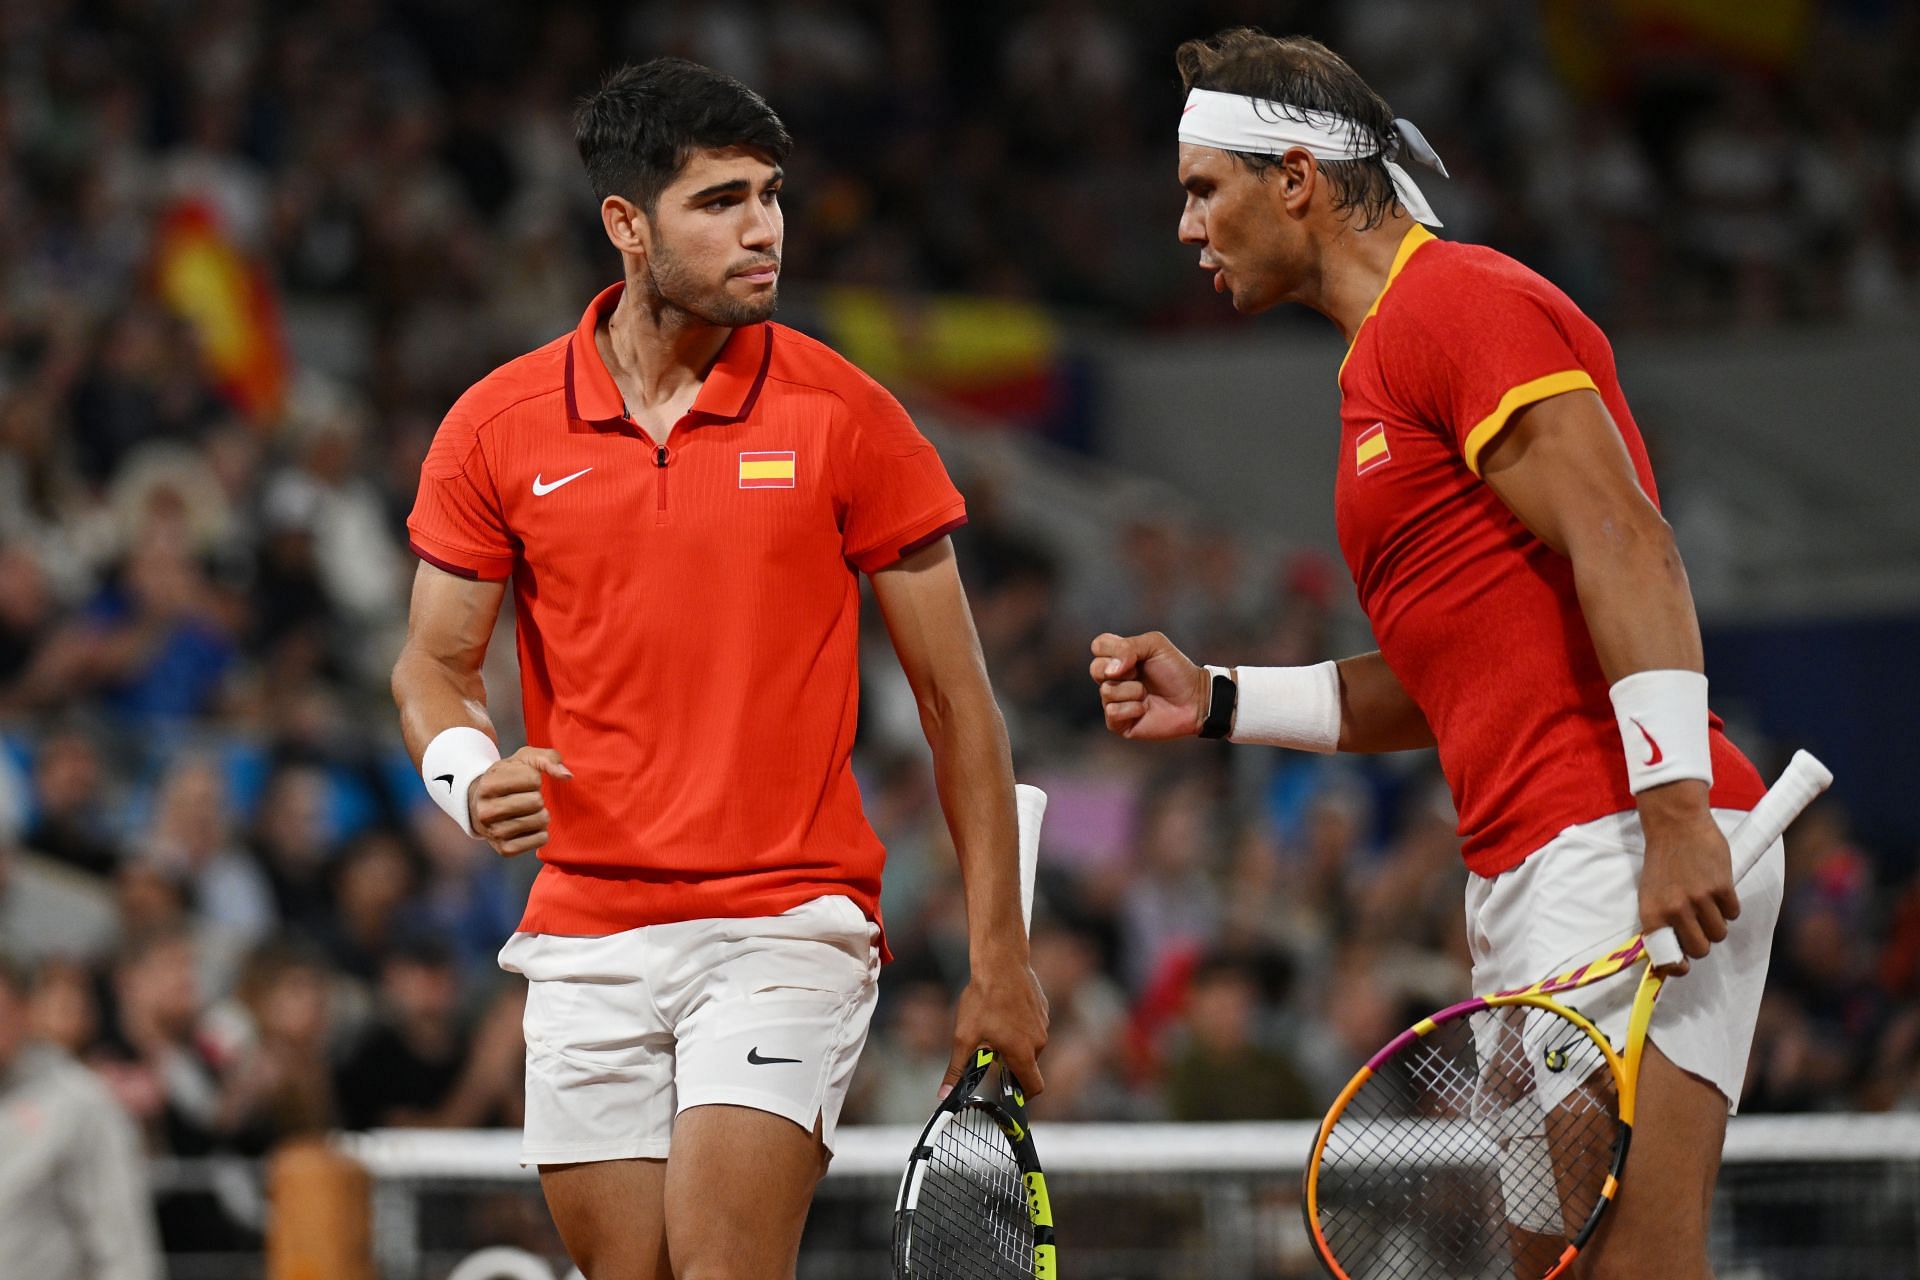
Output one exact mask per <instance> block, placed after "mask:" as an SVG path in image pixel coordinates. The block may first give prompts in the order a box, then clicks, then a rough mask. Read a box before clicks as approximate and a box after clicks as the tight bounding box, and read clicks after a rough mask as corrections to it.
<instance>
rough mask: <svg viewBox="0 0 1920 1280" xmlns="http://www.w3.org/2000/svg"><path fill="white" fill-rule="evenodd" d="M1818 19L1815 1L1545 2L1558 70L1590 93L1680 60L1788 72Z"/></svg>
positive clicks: (1548, 34)
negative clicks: (1643, 69) (1643, 70)
mask: <svg viewBox="0 0 1920 1280" xmlns="http://www.w3.org/2000/svg"><path fill="white" fill-rule="evenodd" d="M1814 16H1815V5H1814V0H1741V2H1740V3H1738V4H1729V3H1728V2H1727V0H1541V19H1542V21H1541V27H1542V30H1543V32H1544V35H1545V40H1546V45H1547V49H1548V51H1549V53H1550V54H1551V56H1552V58H1553V61H1554V63H1555V65H1556V67H1557V68H1558V69H1559V71H1560V74H1561V75H1562V76H1563V77H1564V78H1565V79H1566V80H1568V81H1569V82H1570V83H1572V84H1573V85H1575V86H1577V87H1579V88H1580V89H1582V90H1584V91H1586V92H1589V93H1604V92H1608V91H1611V90H1614V89H1618V88H1620V87H1621V86H1622V85H1624V84H1627V83H1630V82H1631V81H1632V79H1633V76H1634V72H1635V70H1636V68H1638V67H1640V66H1641V65H1643V64H1650V65H1659V64H1660V63H1661V62H1663V61H1668V60H1672V59H1674V58H1682V59H1691V60H1695V61H1703V62H1707V63H1714V64H1720V65H1725V66H1730V67H1735V68H1739V69H1741V70H1747V71H1759V72H1779V71H1783V70H1785V69H1787V68H1789V67H1791V66H1793V65H1794V64H1795V63H1796V62H1797V61H1798V60H1799V58H1800V57H1801V56H1802V54H1803V53H1804V52H1805V51H1806V47H1807V42H1808V39H1809V37H1810V35H1811V33H1812V30H1813V26H1814Z"/></svg>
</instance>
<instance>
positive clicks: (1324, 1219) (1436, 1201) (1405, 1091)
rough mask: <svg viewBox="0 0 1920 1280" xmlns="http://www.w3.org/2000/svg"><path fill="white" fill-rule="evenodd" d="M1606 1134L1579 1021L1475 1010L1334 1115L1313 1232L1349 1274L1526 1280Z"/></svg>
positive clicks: (1607, 1121) (1600, 1159)
mask: <svg viewBox="0 0 1920 1280" xmlns="http://www.w3.org/2000/svg"><path fill="white" fill-rule="evenodd" d="M1618 1132H1619V1121H1618V1109H1617V1099H1616V1097H1615V1094H1614V1081H1613V1074H1612V1072H1611V1070H1610V1069H1609V1068H1608V1065H1607V1061H1606V1056H1605V1054H1603V1053H1602V1052H1601V1050H1600V1048H1599V1046H1597V1045H1596V1044H1594V1042H1593V1041H1592V1040H1591V1039H1589V1038H1588V1036H1587V1035H1586V1033H1585V1032H1584V1031H1583V1030H1582V1029H1581V1028H1580V1027H1578V1026H1577V1025H1576V1024H1574V1023H1573V1022H1571V1021H1569V1020H1568V1019H1566V1018H1563V1017H1561V1016H1560V1015H1558V1014H1555V1013H1553V1012H1551V1011H1548V1010H1544V1009H1538V1008H1534V1007H1530V1006H1513V1007H1507V1008H1500V1009H1484V1010H1480V1011H1477V1012H1475V1013H1473V1014H1470V1015H1468V1016H1467V1017H1466V1018H1464V1019H1458V1020H1455V1021H1453V1022H1449V1023H1443V1024H1442V1025H1440V1026H1439V1027H1437V1028H1435V1029H1434V1030H1433V1031H1432V1032H1430V1033H1429V1034H1428V1035H1426V1036H1423V1037H1418V1038H1416V1039H1414V1040H1413V1041H1411V1042H1410V1043H1409V1044H1408V1045H1407V1046H1406V1047H1405V1048H1403V1049H1402V1050H1401V1051H1400V1052H1399V1053H1397V1054H1396V1055H1394V1057H1393V1058H1391V1059H1389V1060H1387V1061H1386V1062H1383V1063H1381V1064H1380V1066H1379V1067H1378V1069H1377V1070H1376V1071H1375V1073H1374V1074H1373V1076H1372V1077H1371V1078H1370V1079H1369V1080H1368V1081H1367V1082H1366V1083H1365V1084H1363V1085H1362V1086H1361V1087H1360V1089H1359V1090H1358V1092H1356V1093H1355V1094H1354V1096H1353V1097H1352V1098H1351V1099H1350V1100H1349V1101H1348V1104H1347V1106H1346V1108H1345V1109H1344V1110H1343V1111H1342V1112H1341V1114H1340V1115H1339V1116H1338V1117H1336V1119H1335V1121H1334V1124H1333V1127H1332V1129H1331V1130H1330V1132H1329V1133H1328V1137H1327V1143H1326V1147H1325V1149H1324V1151H1323V1152H1322V1154H1321V1158H1320V1169H1319V1191H1318V1197H1317V1200H1318V1204H1317V1210H1318V1221H1319V1225H1320V1230H1321V1233H1322V1235H1323V1236H1324V1237H1325V1239H1326V1242H1327V1246H1328V1249H1329V1251H1330V1252H1331V1253H1332V1255H1333V1257H1334V1259H1335V1260H1337V1261H1338V1262H1339V1264H1340V1266H1341V1268H1342V1269H1343V1270H1345V1271H1346V1272H1347V1274H1348V1275H1349V1276H1351V1277H1353V1280H1455V1278H1467V1277H1471V1278H1472V1280H1480V1278H1482V1277H1511V1276H1518V1277H1521V1278H1522V1280H1538V1278H1539V1277H1540V1276H1542V1275H1545V1274H1546V1272H1547V1271H1548V1270H1549V1269H1550V1268H1551V1266H1552V1264H1553V1261H1554V1260H1555V1259H1557V1258H1558V1256H1559V1254H1560V1252H1561V1251H1562V1250H1563V1249H1564V1247H1565V1242H1566V1240H1567V1239H1568V1238H1570V1237H1571V1236H1572V1235H1574V1234H1575V1233H1576V1232H1577V1231H1578V1230H1579V1229H1580V1227H1581V1225H1582V1224H1584V1223H1585V1221H1586V1220H1587V1217H1588V1215H1589V1214H1590V1213H1591V1212H1592V1210H1593V1207H1594V1205H1595V1204H1596V1203H1597V1202H1598V1200H1599V1198H1600V1194H1601V1189H1602V1187H1603V1185H1604V1183H1605V1181H1606V1178H1607V1175H1608V1173H1609V1172H1610V1171H1611V1169H1612V1158H1613V1145H1614V1141H1615V1138H1616V1136H1617V1134H1618Z"/></svg>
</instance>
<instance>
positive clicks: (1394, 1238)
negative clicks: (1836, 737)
mask: <svg viewBox="0 0 1920 1280" xmlns="http://www.w3.org/2000/svg"><path fill="white" fill-rule="evenodd" d="M1832 781H1833V775H1832V774H1831V773H1829V772H1828V771H1827V769H1826V766H1824V765H1822V764H1821V763H1820V762H1819V761H1818V760H1816V759H1814V758H1813V757H1812V756H1811V755H1809V754H1807V753H1806V752H1804V751H1801V752H1797V753H1796V754H1795V755H1794V757H1793V760H1792V762H1791V763H1789V764H1788V766H1787V769H1786V772H1785V773H1783V774H1782V775H1781V776H1780V780H1779V781H1778V782H1776V783H1774V785H1773V787H1772V788H1771V789H1769V790H1768V792H1767V794H1766V795H1765V796H1764V797H1762V798H1761V800H1760V803H1759V804H1757V805H1755V806H1754V809H1753V812H1752V813H1750V814H1748V815H1747V817H1746V818H1745V819H1744V820H1743V821H1742V822H1741V824H1740V825H1739V826H1738V827H1737V828H1735V830H1734V831H1733V833H1732V834H1731V835H1730V836H1729V837H1728V844H1729V845H1730V846H1731V848H1732V853H1733V874H1734V880H1735V882H1736V883H1738V881H1739V880H1740V879H1741V878H1743V877H1744V876H1745V875H1746V873H1747V872H1748V871H1750V870H1752V869H1753V866H1754V864H1755V863H1756V862H1758V861H1759V860H1760V858H1761V856H1762V855H1763V854H1765V853H1766V851H1767V850H1768V849H1769V848H1771V847H1772V846H1773V842H1774V841H1775V840H1777V839H1779V838H1780V834H1781V833H1782V832H1783V831H1785V830H1786V828H1787V826H1788V824H1789V823H1791V822H1792V821H1793V820H1794V818H1796V817H1797V816H1799V814H1800V811H1801V810H1802V809H1804V808H1806V806H1807V805H1808V804H1809V803H1810V802H1811V801H1812V800H1813V798H1814V797H1815V796H1817V795H1819V794H1820V793H1821V792H1822V791H1824V790H1826V788H1827V784H1828V783H1830V782H1832ZM1680 955H1681V951H1680V945H1679V943H1678V941H1677V940H1676V939H1675V938H1674V936H1673V930H1671V929H1667V928H1662V929H1656V930H1654V931H1653V932H1651V933H1647V934H1644V935H1638V936H1635V937H1634V938H1632V939H1630V940H1629V941H1628V942H1626V943H1625V944H1624V945H1622V946H1620V947H1617V948H1615V949H1614V950H1611V951H1609V952H1607V953H1606V954H1604V955H1601V956H1597V957H1595V958H1594V959H1592V960H1589V961H1588V962H1587V963H1585V964H1583V965H1581V966H1579V967H1578V968H1576V969H1570V970H1568V971H1567V972H1565V973H1561V974H1557V975H1555V976H1554V977H1551V978H1546V979H1543V980H1542V981H1540V982H1536V983H1534V984H1533V985H1531V986H1528V987H1521V988H1519V989H1517V990H1513V991H1500V992H1495V993H1493V994H1491V995H1484V996H1475V997H1474V998H1473V999H1471V1000H1467V1001H1465V1002H1463V1003H1461V1004H1456V1005H1454V1006H1452V1007H1451V1008H1448V1009H1443V1010H1442V1011H1441V1012H1439V1013H1436V1014H1434V1015H1433V1016H1432V1017H1431V1018H1426V1019H1424V1020H1422V1021H1420V1022H1418V1023H1416V1024H1414V1025H1413V1026H1412V1027H1409V1028H1408V1029H1407V1030H1406V1031H1403V1032H1401V1033H1400V1035H1398V1036H1397V1037H1395V1038H1394V1040H1393V1041H1392V1042H1391V1043H1389V1044H1388V1045H1387V1046H1386V1047H1385V1048H1384V1049H1382V1050H1380V1052H1378V1053H1376V1054H1374V1055H1373V1057H1372V1058H1370V1059H1368V1060H1367V1064H1366V1065H1365V1066H1363V1067H1362V1068H1360V1071H1359V1073H1358V1074H1357V1075H1355V1076H1354V1078H1353V1079H1352V1080H1351V1081H1349V1082H1348V1084H1347V1086H1346V1088H1345V1089H1343V1090H1341V1092H1340V1096H1339V1097H1338V1098H1337V1099H1336V1100H1335V1101H1334V1104H1333V1107H1332V1109H1331V1110H1329V1111H1328V1112H1327V1116H1326V1118H1325V1119H1324V1120H1322V1121H1321V1122H1320V1130H1319V1133H1318V1134H1317V1135H1316V1136H1315V1138H1314V1144H1313V1153H1312V1156H1311V1158H1310V1159H1309V1160H1308V1163H1307V1178H1306V1193H1305V1196H1304V1200H1303V1205H1304V1208H1305V1212H1306V1219H1307V1228H1308V1233H1309V1235H1310V1237H1311V1239H1312V1242H1313V1248H1314V1252H1315V1253H1316V1254H1318V1255H1319V1258H1320V1261H1321V1263H1322V1264H1323V1265H1324V1266H1325V1267H1326V1269H1327V1271H1328V1272H1329V1273H1330V1274H1332V1275H1334V1276H1337V1277H1339V1278H1340V1280H1453V1277H1457V1276H1474V1277H1487V1276H1501V1277H1515V1278H1517V1280H1553V1277H1556V1276H1559V1275H1561V1274H1562V1273H1563V1272H1565V1271H1566V1269H1567V1267H1568V1266H1569V1265H1570V1264H1571V1263H1572V1262H1573V1259H1574V1258H1575V1257H1576V1256H1577V1255H1578V1254H1579V1252H1580V1250H1581V1248H1582V1246H1584V1245H1585V1244H1586V1243H1587V1241H1588V1239H1589V1238H1591V1237H1592V1235H1593V1232H1594V1228H1595V1227H1597V1226H1598V1225H1599V1223H1600V1219H1601V1216H1602V1215H1603V1214H1604V1213H1605V1212H1606V1210H1607V1207H1608V1206H1609V1205H1610V1204H1612V1202H1613V1199H1614V1196H1615V1193H1616V1192H1617V1190H1618V1188H1619V1184H1620V1176H1621V1172H1622V1170H1623V1168H1624V1167H1625V1165H1626V1160H1627V1146H1628V1144H1629V1142H1630V1141H1631V1139H1632V1136H1633V1115H1634V1090H1635V1087H1636V1085H1637V1083H1638V1081H1639V1077H1640V1060H1641V1056H1642V1054H1643V1052H1644V1051H1645V1048H1646V1041H1647V1026H1648V1023H1649V1021H1650V1019H1651V1018H1652V1016H1653V1004H1654V1001H1655V1000H1656V999H1657V998H1658V997H1659V994H1660V987H1661V983H1662V979H1661V977H1660V976H1659V975H1658V974H1656V973H1655V972H1654V968H1655V966H1656V965H1666V964H1670V963H1673V962H1675V961H1677V960H1678V959H1679V958H1680ZM1643 959H1645V960H1647V962H1648V963H1647V965H1646V968H1645V970H1644V971H1643V972H1642V974H1641V977H1640V985H1639V987H1638V988H1636V990H1635V994H1634V1001H1633V1008H1632V1010H1631V1012H1630V1014H1629V1015H1628V1020H1627V1039H1626V1052H1625V1053H1624V1054H1617V1053H1615V1052H1614V1049H1613V1046H1612V1045H1610V1044H1609V1043H1608V1042H1607V1039H1606V1037H1605V1036H1604V1035H1603V1034H1601V1032H1600V1031H1599V1030H1598V1029H1597V1028H1596V1027H1595V1026H1594V1025H1593V1023H1591V1022H1590V1021H1588V1020H1587V1019H1586V1018H1585V1017H1583V1016H1581V1015H1580V1014H1579V1013H1578V1012H1576V1011H1575V1010H1573V1009H1571V1008H1569V1007H1567V1006H1566V1005H1565V1004H1562V1003H1561V1002H1560V1001H1559V1000H1558V999H1557V998H1556V997H1558V996H1561V995H1564V994H1565V993H1566V992H1569V991H1573V990H1575V989H1577V988H1580V987H1584V986H1587V985H1588V984H1590V983H1594V982H1598V981H1600V980H1601V979H1603V978H1608V977H1611V976H1613V975H1614V974H1617V973H1619V972H1620V971H1621V970H1623V969H1626V968H1627V967H1628V966H1630V965H1633V964H1635V963H1638V962H1639V961H1641V960H1643Z"/></svg>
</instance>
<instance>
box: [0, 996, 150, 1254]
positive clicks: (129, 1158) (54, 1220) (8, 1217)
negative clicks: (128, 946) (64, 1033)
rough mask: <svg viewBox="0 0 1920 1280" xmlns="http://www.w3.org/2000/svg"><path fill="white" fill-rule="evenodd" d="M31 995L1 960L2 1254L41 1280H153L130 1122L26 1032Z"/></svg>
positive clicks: (82, 1073) (93, 1081)
mask: <svg viewBox="0 0 1920 1280" xmlns="http://www.w3.org/2000/svg"><path fill="white" fill-rule="evenodd" d="M28 996H29V987H28V983H27V980H26V978H25V976H24V975H23V974H21V972H20V971H19V970H18V969H16V968H14V967H13V966H12V965H11V964H8V963H0V1257H4V1258H5V1259H6V1260H7V1269H8V1270H9V1271H11V1272H13V1273H14V1274H17V1275H31V1276H35V1277H46V1278H47V1280H157V1277H159V1275H160V1274H161V1271H160V1251H159V1241H158V1238H157V1234H156V1232H155V1230H154V1221H153V1209H152V1205H151V1203H150V1202H149V1200H148V1197H147V1186H146V1181H147V1180H146V1172H145V1169H144V1167H143V1166H142V1163H141V1161H140V1159H139V1150H140V1144H139V1140H138V1137H137V1136H136V1134H135V1132H134V1128H133V1126H132V1125H131V1124H130V1123H128V1121H127V1117H126V1114H125V1113H124V1112H122V1111H121V1110H120V1108H119V1107H118V1106H117V1105H115V1103H114V1101H113V1099H112V1097H111V1096H109V1095H108V1093H107V1090H106V1089H105V1088H103V1087H102V1085H101V1083H100V1081H99V1080H98V1079H97V1078H96V1077H94V1076H93V1075H92V1074H91V1073H90V1072H88V1071H87V1070H86V1069H85V1068H83V1067H81V1066H80V1064H79V1063H77V1062H75V1061H74V1060H73V1059H72V1058H71V1057H70V1056H69V1055H68V1054H67V1052H66V1051H65V1050H64V1049H62V1048H60V1047H59V1046H58V1045H55V1044H51V1043H48V1042H46V1041H43V1040H38V1039H35V1038H33V1037H32V1036H31V1034H30V1031H29V1021H28Z"/></svg>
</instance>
